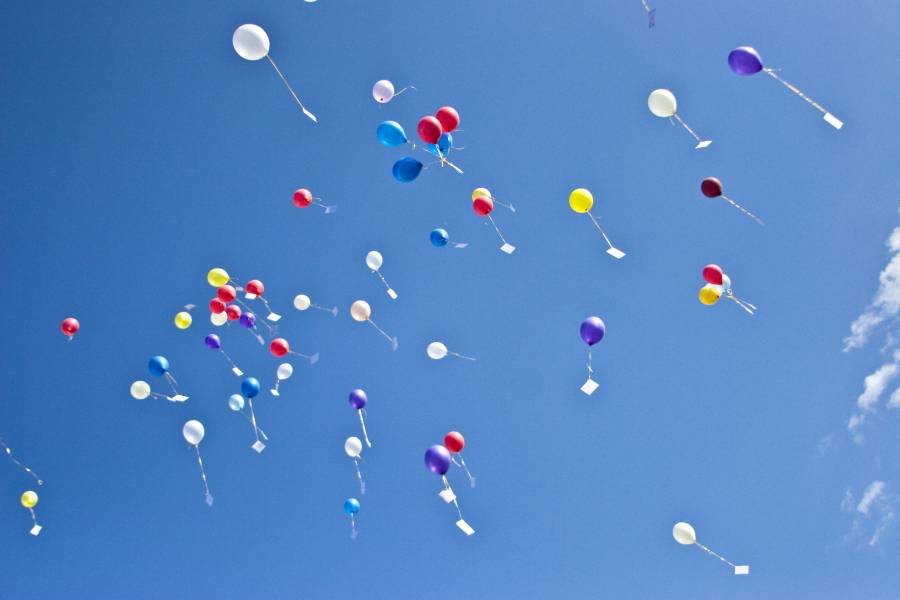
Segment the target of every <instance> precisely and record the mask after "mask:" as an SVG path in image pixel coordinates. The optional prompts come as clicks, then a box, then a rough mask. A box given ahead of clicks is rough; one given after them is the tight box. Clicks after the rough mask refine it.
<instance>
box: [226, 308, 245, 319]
mask: <svg viewBox="0 0 900 600" xmlns="http://www.w3.org/2000/svg"><path fill="white" fill-rule="evenodd" d="M225 314H226V315H228V320H229V321H237V320H238V319H240V318H241V307H240V306H238V305H237V304H229V305H228V308H226V309H225Z"/></svg>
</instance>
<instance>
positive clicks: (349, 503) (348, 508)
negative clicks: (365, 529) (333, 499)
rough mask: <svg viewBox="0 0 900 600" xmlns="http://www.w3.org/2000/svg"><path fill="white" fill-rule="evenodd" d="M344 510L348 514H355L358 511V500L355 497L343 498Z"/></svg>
mask: <svg viewBox="0 0 900 600" xmlns="http://www.w3.org/2000/svg"><path fill="white" fill-rule="evenodd" d="M344 512H345V513H347V514H348V515H355V514H356V513H358V512H359V500H357V499H356V498H347V499H346V500H344Z"/></svg>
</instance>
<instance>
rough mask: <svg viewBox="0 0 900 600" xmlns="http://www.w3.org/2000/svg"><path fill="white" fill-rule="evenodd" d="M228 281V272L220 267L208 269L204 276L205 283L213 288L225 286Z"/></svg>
mask: <svg viewBox="0 0 900 600" xmlns="http://www.w3.org/2000/svg"><path fill="white" fill-rule="evenodd" d="M229 280H230V278H229V277H228V272H227V271H226V270H225V269H223V268H221V267H216V268H214V269H210V271H209V273H207V274H206V281H207V282H208V283H209V285H211V286H213V287H214V288H220V287H222V286H223V285H225V284H227V283H228V281H229Z"/></svg>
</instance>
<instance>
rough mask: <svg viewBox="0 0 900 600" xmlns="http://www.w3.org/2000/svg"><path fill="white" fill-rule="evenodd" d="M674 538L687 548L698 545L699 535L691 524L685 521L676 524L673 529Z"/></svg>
mask: <svg viewBox="0 0 900 600" xmlns="http://www.w3.org/2000/svg"><path fill="white" fill-rule="evenodd" d="M672 537H674V538H675V541H676V542H678V543H679V544H683V545H685V546H690V545H691V544H696V543H697V533H696V532H695V531H694V528H693V527H691V524H690V523H685V522H684V521H681V522H678V523H675V527H673V528H672Z"/></svg>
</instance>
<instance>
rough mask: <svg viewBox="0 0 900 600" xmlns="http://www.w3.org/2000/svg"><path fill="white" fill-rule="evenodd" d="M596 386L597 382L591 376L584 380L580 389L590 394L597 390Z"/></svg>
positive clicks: (597, 385)
mask: <svg viewBox="0 0 900 600" xmlns="http://www.w3.org/2000/svg"><path fill="white" fill-rule="evenodd" d="M598 387H600V384H599V383H597V382H596V381H594V380H593V379H591V378H588V380H587V381H585V382H584V385H583V386H581V391H582V392H584V393H585V394H587V395H588V396H590V395H591V394H593V393H594V392H595V391H596V390H597V388H598Z"/></svg>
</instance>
